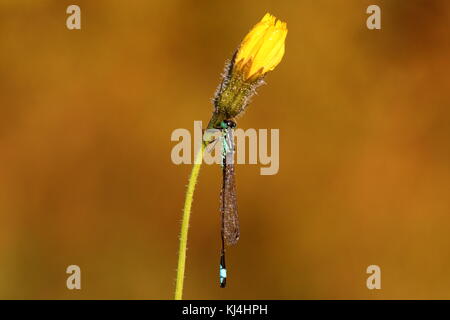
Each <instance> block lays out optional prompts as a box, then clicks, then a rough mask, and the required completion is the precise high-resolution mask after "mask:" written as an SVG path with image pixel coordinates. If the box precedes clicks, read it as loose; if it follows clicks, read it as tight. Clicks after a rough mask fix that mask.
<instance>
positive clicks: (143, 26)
mask: <svg viewBox="0 0 450 320" xmlns="http://www.w3.org/2000/svg"><path fill="white" fill-rule="evenodd" d="M70 4H78V5H79V6H80V7H81V11H82V29H81V31H69V30H68V29H67V28H66V25H65V21H66V18H67V16H68V15H67V14H66V12H65V11H66V8H67V6H68V5H70ZM370 4H379V5H380V6H381V8H382V30H381V31H370V30H368V29H367V28H366V18H367V14H366V13H365V11H366V8H367V6H368V5H370ZM265 12H271V13H273V14H274V15H275V16H277V17H279V18H281V19H283V20H284V21H286V22H287V23H288V28H289V34H288V38H287V46H286V55H285V58H284V60H283V61H282V63H281V64H280V65H279V66H278V68H277V69H276V70H275V71H274V72H273V73H272V74H270V75H269V76H268V77H267V82H268V85H267V86H264V87H262V88H261V90H260V91H259V93H260V94H259V95H258V96H257V97H256V98H255V99H254V101H253V103H252V105H251V106H250V108H249V110H248V111H247V112H246V114H245V116H244V117H243V118H242V119H240V121H239V127H241V128H244V129H246V128H279V129H280V171H279V173H278V174H277V175H274V176H261V175H260V174H259V168H260V166H259V165H241V166H239V167H238V168H237V175H238V176H237V183H238V185H237V187H238V202H239V203H238V204H239V210H240V217H241V233H242V234H241V240H240V242H239V244H238V245H237V246H236V247H233V248H231V249H230V250H229V251H228V261H227V262H228V267H229V287H228V288H227V289H225V290H223V289H220V288H219V286H218V262H219V260H218V259H219V248H220V239H219V237H220V235H219V232H220V231H219V214H218V206H219V188H220V178H221V177H220V169H219V167H218V166H203V168H202V171H201V174H200V181H199V185H198V188H197V190H196V195H195V201H194V206H193V214H192V219H191V228H190V233H189V250H188V260H187V270H186V281H185V290H184V297H185V298H187V299H332V298H337V299H347V298H350V299H381V298H384V299H392V298H400V299H412V298H414V299H416V298H438V299H440V298H447V299H449V298H450V275H449V269H450V235H449V224H450V198H449V190H450V143H449V139H450V108H449V106H450V92H449V84H450V81H449V76H448V74H449V72H450V59H449V54H450V47H449V43H450V42H449V39H450V28H449V27H450V22H449V21H450V2H449V1H447V0H440V1H437V0H436V1H431V0H410V1H404V0H392V1H379V0H370V1H369V0H367V1H361V0H351V1H333V0H320V1H319V0H316V1H298V0H296V1H268V0H258V1H245V2H244V1H237V0H233V1H206V0H205V1H198V0H196V1H193V0H192V1H190V0H187V1H186V0H185V1H181V0H179V1H128V2H126V1H118V0H115V1H111V0H109V1H106V0H102V1H100V0H99V1H82V0H77V1H56V0H54V1H44V0H42V1H32V0H29V1H22V0H19V1H13V0H8V1H6V0H2V1H1V4H0V45H1V47H0V95H1V98H0V108H1V109H0V298H7V299H13V298H24V299H31V298H38V299H47V298H57V299H80V298H88V299H90V298H98V299H106V298H114V299H116V298H123V299H171V298H172V297H173V291H174V282H175V281H174V280H175V268H176V262H177V250H178V234H179V227H180V219H181V208H182V206H183V201H184V192H185V186H186V183H187V178H188V174H189V171H190V166H189V165H180V166H176V165H174V164H172V162H171V159H170V152H171V149H172V147H173V146H174V145H175V143H174V142H171V141H170V135H171V133H172V131H173V130H174V129H176V128H187V129H190V130H192V129H193V121H194V120H203V122H204V123H205V122H206V121H208V120H209V116H210V114H211V110H212V106H211V103H210V99H211V97H212V94H213V92H214V90H215V88H216V86H217V84H218V81H219V74H220V73H221V71H222V68H223V64H224V61H225V60H226V59H227V58H229V57H230V55H231V54H232V52H233V50H234V48H236V46H237V45H238V44H239V42H240V40H241V39H242V38H243V37H244V35H245V34H246V32H247V31H248V30H249V29H250V27H251V26H252V25H253V24H255V23H256V22H257V21H258V20H259V19H260V18H261V17H262V16H263V15H264V13H265ZM70 264H77V265H79V266H80V267H81V270H82V290H80V291H69V290H67V289H66V278H67V276H68V275H67V274H66V273H65V270H66V267H67V266H68V265H70ZM371 264H376V265H379V266H380V267H381V269H382V289H381V290H373V291H370V290H368V289H367V288H366V278H367V276H368V275H367V274H366V273H365V270H366V268H367V266H368V265H371Z"/></svg>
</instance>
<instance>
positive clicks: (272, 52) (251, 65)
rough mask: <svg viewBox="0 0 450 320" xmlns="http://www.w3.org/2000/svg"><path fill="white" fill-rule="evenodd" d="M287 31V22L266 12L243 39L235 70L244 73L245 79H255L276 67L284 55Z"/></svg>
mask: <svg viewBox="0 0 450 320" xmlns="http://www.w3.org/2000/svg"><path fill="white" fill-rule="evenodd" d="M287 32H288V30H287V27H286V23H285V22H282V21H280V20H278V21H276V18H275V17H274V16H273V15H271V14H270V13H266V15H265V16H264V17H263V18H262V20H261V21H260V22H258V23H257V24H256V25H255V26H254V27H253V29H252V30H250V32H249V33H248V34H247V35H246V36H245V38H244V40H242V42H241V45H240V46H239V49H238V52H237V55H236V59H235V64H234V71H238V72H240V73H242V75H243V77H244V80H250V81H253V80H255V79H257V78H259V77H261V76H263V75H264V74H266V73H267V72H269V71H272V70H273V69H275V67H276V66H277V65H278V64H279V63H280V61H281V59H282V58H283V55H284V42H285V40H286V35H287Z"/></svg>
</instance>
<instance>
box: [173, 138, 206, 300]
mask: <svg viewBox="0 0 450 320" xmlns="http://www.w3.org/2000/svg"><path fill="white" fill-rule="evenodd" d="M204 150H205V144H204V143H202V147H201V148H200V150H199V151H198V152H197V154H196V155H195V160H194V164H193V166H192V171H191V175H190V176H189V182H188V186H187V191H186V198H185V200H184V209H183V217H182V220H181V233H180V251H179V253H178V268H177V282H176V287H175V300H181V299H182V296H183V283H184V269H185V266H186V249H187V237H188V229H189V218H190V216H191V207H192V201H193V200H194V190H195V184H196V183H197V178H198V174H199V172H200V166H201V165H202V162H203V152H204Z"/></svg>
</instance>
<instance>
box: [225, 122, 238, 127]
mask: <svg viewBox="0 0 450 320" xmlns="http://www.w3.org/2000/svg"><path fill="white" fill-rule="evenodd" d="M225 122H226V124H227V126H228V128H236V122H234V121H232V120H225Z"/></svg>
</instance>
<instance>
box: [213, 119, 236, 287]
mask: <svg viewBox="0 0 450 320" xmlns="http://www.w3.org/2000/svg"><path fill="white" fill-rule="evenodd" d="M235 127H236V123H235V122H234V121H232V120H224V121H222V122H221V123H220V130H221V134H220V138H219V139H217V140H216V141H214V143H216V142H217V141H218V140H220V142H221V160H222V161H221V165H222V189H221V192H220V221H221V240H222V248H221V251H220V268H219V276H220V287H221V288H225V286H226V284H227V269H226V264H225V250H226V246H231V245H235V244H236V243H237V242H238V240H239V232H240V231H239V217H238V212H237V200H236V181H235V172H234V140H233V129H234V128H235Z"/></svg>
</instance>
